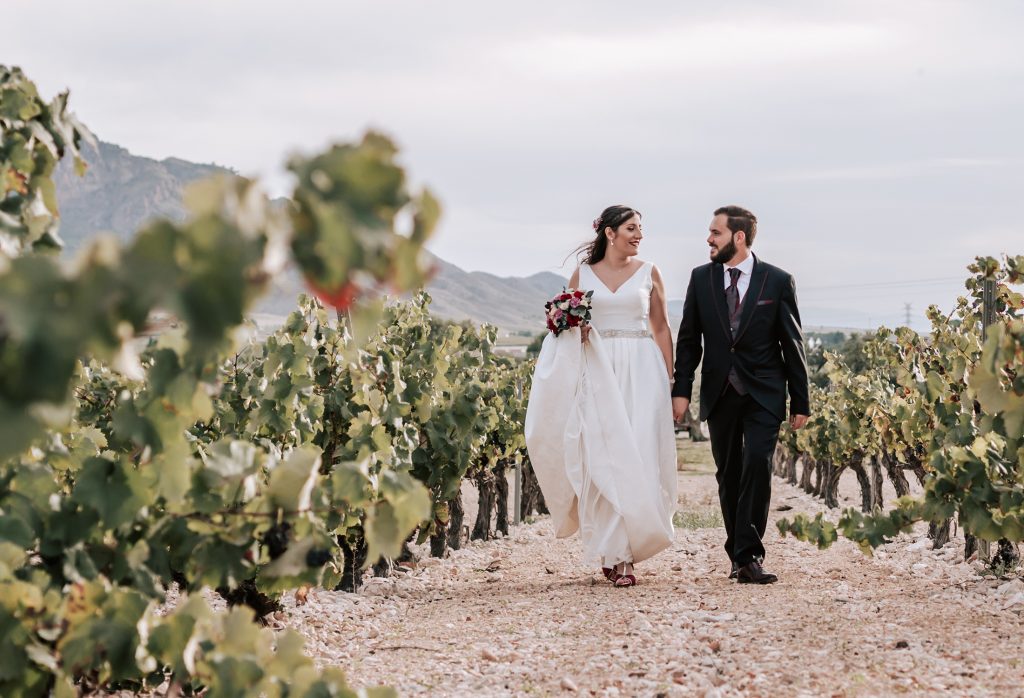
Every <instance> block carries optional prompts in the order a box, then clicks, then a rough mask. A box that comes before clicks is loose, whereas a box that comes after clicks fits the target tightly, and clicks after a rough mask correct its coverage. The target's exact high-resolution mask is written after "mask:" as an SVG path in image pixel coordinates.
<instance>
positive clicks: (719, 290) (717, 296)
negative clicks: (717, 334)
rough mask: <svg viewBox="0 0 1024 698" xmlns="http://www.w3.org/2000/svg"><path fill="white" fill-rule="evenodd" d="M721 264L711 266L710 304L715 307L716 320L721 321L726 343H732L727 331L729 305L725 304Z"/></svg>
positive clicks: (729, 332) (723, 274) (723, 273)
mask: <svg viewBox="0 0 1024 698" xmlns="http://www.w3.org/2000/svg"><path fill="white" fill-rule="evenodd" d="M722 269H723V267H722V265H721V264H712V265H711V302H712V303H714V305H715V312H716V313H717V314H718V319H719V320H721V321H722V329H723V330H724V331H725V336H726V338H727V340H728V341H730V342H731V341H732V330H730V329H729V305H728V303H726V302H725V272H724V271H722Z"/></svg>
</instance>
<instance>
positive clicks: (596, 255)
mask: <svg viewBox="0 0 1024 698" xmlns="http://www.w3.org/2000/svg"><path fill="white" fill-rule="evenodd" d="M633 216H638V217H639V216H641V214H640V212H639V211H637V210H636V209H635V208H630V207H629V206H621V205H620V206H609V207H608V208H606V209H605V210H604V211H602V212H601V215H600V216H598V217H597V218H595V219H594V230H595V232H597V236H596V237H595V238H594V239H593V240H592V241H591V242H588V243H586V244H585V245H580V246H579V247H577V248H576V257H577V258H583V262H584V263H585V264H597V263H598V262H600V261H601V260H602V259H604V255H605V252H607V251H608V236H607V235H605V234H604V229H605V228H611V229H612V230H617V229H618V227H619V226H620V225H622V224H623V223H625V222H626V221H628V220H629V219H630V218H632V217H633Z"/></svg>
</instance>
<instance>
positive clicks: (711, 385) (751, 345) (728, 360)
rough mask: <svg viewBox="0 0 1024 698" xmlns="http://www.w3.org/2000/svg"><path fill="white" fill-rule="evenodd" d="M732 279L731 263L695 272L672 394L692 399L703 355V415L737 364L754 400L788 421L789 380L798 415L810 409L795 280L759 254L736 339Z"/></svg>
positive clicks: (685, 309)
mask: <svg viewBox="0 0 1024 698" xmlns="http://www.w3.org/2000/svg"><path fill="white" fill-rule="evenodd" d="M724 276H725V272H724V270H723V266H722V265H721V264H714V263H708V264H705V265H703V266H700V267H697V268H696V269H694V270H693V273H692V274H691V275H690V285H689V287H688V288H687V289H686V300H685V302H684V303H683V321H682V323H681V324H680V325H679V339H678V341H677V343H676V369H675V384H674V385H673V386H672V397H685V398H690V397H691V396H692V393H693V377H694V372H695V371H696V370H697V365H698V364H700V359H701V354H702V353H703V355H704V364H703V366H702V367H701V373H700V378H701V385H700V419H701V420H705V419H707V418H708V415H710V414H711V412H712V410H714V409H715V403H716V402H717V401H718V398H719V397H720V396H721V395H722V393H723V392H724V391H725V385H726V381H727V380H728V376H729V367H730V366H731V365H733V364H734V363H735V365H736V372H737V373H738V374H739V377H740V380H741V381H742V382H743V385H744V387H746V389H747V390H748V391H749V393H750V395H751V397H753V398H754V400H756V401H757V402H758V403H759V404H760V405H761V406H762V407H764V408H765V409H766V410H768V411H769V412H771V413H772V414H774V415H775V416H777V417H778V418H779V419H780V420H783V419H785V418H786V386H787V384H788V386H789V400H790V404H789V411H790V414H810V405H809V398H808V392H809V391H808V385H807V359H806V357H805V355H804V338H803V332H802V330H801V329H800V312H799V311H798V310H797V306H796V284H795V282H794V281H793V277H792V276H791V275H790V274H789V273H787V272H785V271H783V270H782V269H779V268H778V267H774V266H772V265H771V264H768V263H767V262H762V261H761V260H760V259H757V258H756V257H755V258H754V268H753V270H752V271H751V273H750V286H749V287H748V288H747V293H746V295H744V297H743V307H742V308H741V310H740V325H739V330H738V331H737V333H736V339H735V341H734V340H733V338H732V333H731V332H730V331H729V310H728V307H727V306H726V302H725V290H724V289H725V282H724Z"/></svg>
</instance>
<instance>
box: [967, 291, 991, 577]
mask: <svg viewBox="0 0 1024 698" xmlns="http://www.w3.org/2000/svg"><path fill="white" fill-rule="evenodd" d="M995 321H996V282H995V279H985V280H984V281H982V285H981V341H982V342H983V343H984V341H985V339H986V338H987V337H988V328H989V325H992V324H994V323H995ZM964 538H965V543H966V545H965V551H964V557H965V558H967V557H970V556H971V554H972V552H974V551H975V550H976V551H977V553H978V557H979V558H980V559H982V560H986V561H987V560H988V559H989V558H990V557H991V547H990V545H989V542H988V541H987V540H982V539H981V538H975V537H974V536H972V535H970V534H965V535H964ZM972 549H973V550H972Z"/></svg>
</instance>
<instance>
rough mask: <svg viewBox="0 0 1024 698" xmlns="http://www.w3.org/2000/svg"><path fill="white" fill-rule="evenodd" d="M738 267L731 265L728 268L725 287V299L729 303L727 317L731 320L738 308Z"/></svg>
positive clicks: (739, 272)
mask: <svg viewBox="0 0 1024 698" xmlns="http://www.w3.org/2000/svg"><path fill="white" fill-rule="evenodd" d="M742 273H743V272H741V271H740V270H739V268H738V267H733V268H732V269H730V270H729V288H727V289H725V300H726V302H727V303H728V305H729V319H730V320H732V319H733V318H735V317H736V312H737V311H738V310H739V309H740V288H739V284H740V274H742Z"/></svg>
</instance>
